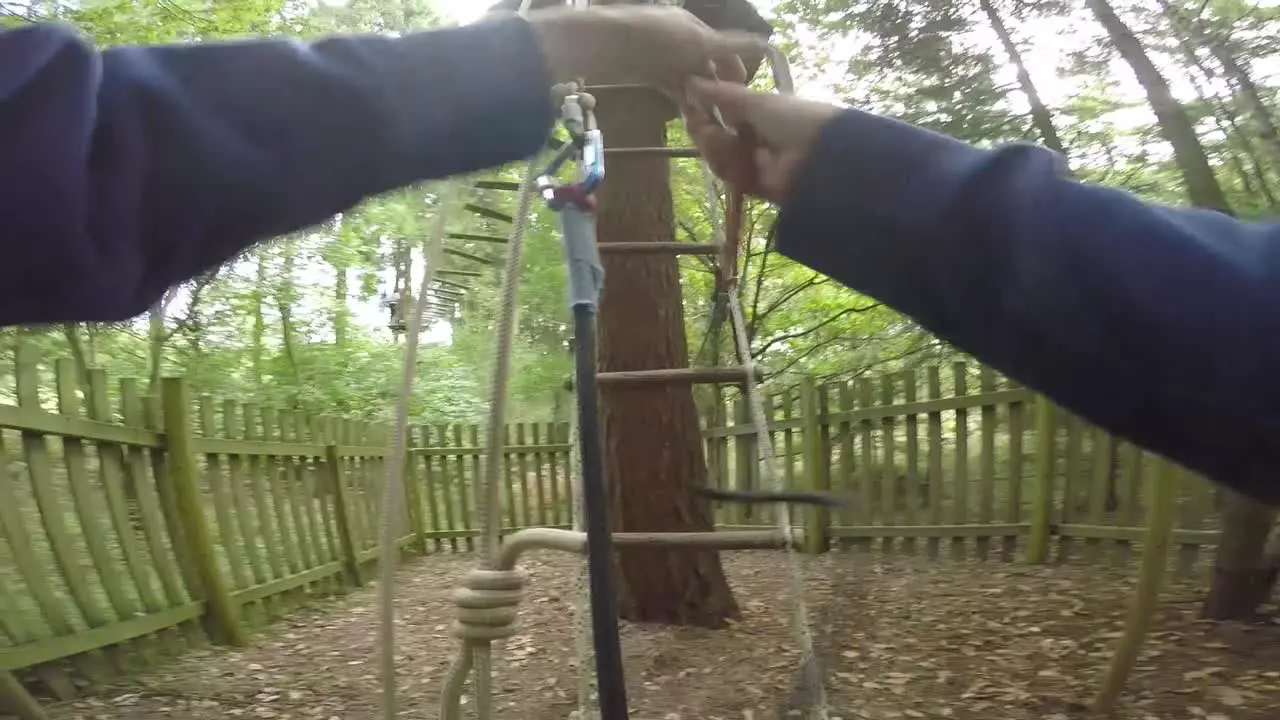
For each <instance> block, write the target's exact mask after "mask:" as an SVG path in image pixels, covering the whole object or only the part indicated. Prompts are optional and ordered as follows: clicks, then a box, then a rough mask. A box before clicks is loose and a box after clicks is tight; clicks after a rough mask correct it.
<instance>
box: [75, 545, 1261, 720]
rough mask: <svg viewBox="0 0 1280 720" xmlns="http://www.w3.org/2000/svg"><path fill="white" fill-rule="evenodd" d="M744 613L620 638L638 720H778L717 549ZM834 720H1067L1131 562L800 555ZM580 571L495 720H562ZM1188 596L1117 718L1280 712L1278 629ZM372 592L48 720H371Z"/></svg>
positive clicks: (750, 598) (426, 598)
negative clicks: (1212, 610)
mask: <svg viewBox="0 0 1280 720" xmlns="http://www.w3.org/2000/svg"><path fill="white" fill-rule="evenodd" d="M725 559H726V567H727V571H728V573H729V576H730V581H731V583H732V585H733V587H734V590H735V592H736V593H737V597H738V599H739V602H740V604H741V606H742V610H743V615H742V618H741V620H740V621H739V622H737V623H736V624H734V625H733V626H732V627H731V628H730V629H728V630H725V631H720V632H711V631H698V630H687V629H685V630H681V629H670V628H658V627H640V626H634V625H626V626H624V629H623V642H624V646H625V659H626V666H627V671H628V680H629V684H630V702H631V707H632V715H633V717H635V718H637V720H717V719H720V720H766V719H768V720H773V719H774V718H778V717H780V713H783V712H785V705H786V703H787V699H788V696H789V695H790V689H791V688H792V686H793V682H792V681H793V677H794V674H795V668H796V664H795V660H796V655H795V642H794V640H793V636H792V633H791V631H790V628H789V614H788V609H787V608H788V607H789V594H790V589H789V587H788V583H787V581H786V573H783V572H779V562H780V560H781V557H780V556H779V555H778V554H775V553H748V552H738V553H726V554H725ZM470 562H471V560H470V558H469V557H467V556H465V555H453V556H451V555H440V556H433V557H432V558H431V559H429V560H427V561H419V562H415V563H412V564H410V565H408V566H407V567H404V568H402V569H401V571H400V577H399V583H398V586H397V592H396V596H397V603H398V607H399V614H400V617H401V621H400V623H399V626H398V642H399V645H398V656H399V660H398V662H399V672H400V683H401V692H400V702H401V706H402V711H401V713H400V717H403V718H435V717H436V712H437V708H436V705H437V699H438V690H439V687H440V682H441V678H442V675H443V673H444V671H445V668H446V666H447V663H448V662H449V658H450V657H451V656H452V655H453V653H454V650H455V643H454V642H453V641H452V640H450V639H449V638H448V634H447V630H448V625H449V622H450V619H451V606H450V603H449V601H448V597H449V593H450V592H451V591H452V590H453V589H454V586H455V582H456V580H457V579H458V578H459V577H460V576H461V574H462V573H463V572H464V571H465V570H466V569H467V568H469V567H470ZM804 563H805V565H806V573H807V575H808V577H809V580H808V587H807V588H806V590H807V593H806V594H807V597H808V600H809V603H810V610H811V613H812V616H813V617H812V620H813V622H814V624H815V626H816V628H817V633H816V634H817V636H818V638H819V650H820V652H821V654H822V655H823V656H824V658H825V668H824V669H825V672H826V675H827V687H828V694H829V697H828V701H829V706H830V707H831V710H832V712H831V716H832V717H833V718H843V719H844V720H853V719H855V718H858V719H861V718H868V719H876V720H880V719H885V720H889V719H899V718H901V719H906V718H913V719H928V720H932V719H934V718H938V719H942V718H946V719H948V720H991V719H992V718H1001V719H1002V720H1023V719H1027V720H1030V719H1031V718H1036V719H1038V720H1039V719H1047V720H1074V719H1075V718H1077V717H1084V716H1085V713H1084V711H1083V705H1082V703H1083V702H1084V701H1087V700H1088V699H1089V698H1090V697H1091V696H1092V694H1093V693H1094V691H1095V688H1096V687H1097V684H1098V679H1099V676H1100V671H1101V669H1102V668H1103V667H1104V665H1105V663H1106V661H1107V659H1108V657H1109V656H1110V648H1111V646H1112V644H1113V643H1114V640H1115V638H1116V636H1117V635H1118V632H1117V631H1118V630H1119V628H1120V624H1121V621H1122V618H1123V616H1124V613H1125V609H1126V606H1127V599H1128V596H1129V592H1130V591H1131V589H1132V576H1133V574H1134V572H1133V570H1132V567H1131V568H1130V569H1121V570H1109V569H1103V568H1098V567H1077V566H1074V565H1061V566H1056V567H1048V568H1030V567H1023V566H1019V565H1013V564H1000V563H996V562H988V563H982V564H979V563H970V562H959V561H929V560H926V559H923V558H912V557H893V556H887V555H881V554H879V553H874V554H873V553H865V552H834V553H831V554H829V555H826V556H823V557H820V558H806V559H804ZM575 567H576V560H575V559H574V558H569V557H564V556H555V555H539V556H536V557H534V558H532V559H531V560H530V561H528V562H527V563H526V564H525V569H526V571H527V573H528V575H529V580H530V582H529V591H528V594H527V596H526V602H525V604H524V605H523V608H522V611H521V618H522V623H523V632H522V633H521V634H520V635H519V636H517V637H516V638H514V639H512V640H510V641H508V643H507V646H506V648H505V651H504V652H503V653H502V659H501V660H498V661H497V662H496V663H495V668H496V673H497V678H498V679H497V680H496V682H495V692H496V695H497V697H496V698H495V703H494V705H495V708H496V711H495V715H496V717H497V718H501V719H502V720H564V719H565V718H568V717H569V716H570V714H571V713H572V712H574V710H575V709H576V699H575V698H576V695H577V691H576V688H577V682H578V680H577V670H576V662H575V657H576V654H575V640H574V633H573V630H572V627H573V626H572V623H573V620H572V603H573V599H574V594H575V591H574V587H575ZM1200 594H1201V591H1200V590H1199V588H1198V586H1197V585H1196V584H1191V583H1179V582H1177V581H1174V582H1172V583H1171V584H1170V585H1169V586H1168V587H1167V588H1166V590H1165V592H1164V594H1163V595H1162V599H1161V605H1160V613H1159V617H1158V619H1157V621H1156V624H1155V628H1154V630H1153V635H1152V638H1151V640H1150V641H1149V643H1148V645H1147V646H1146V648H1145V650H1144V653H1143V655H1142V658H1141V660H1140V661H1139V663H1138V668H1137V671H1136V672H1135V674H1134V677H1133V679H1132V680H1131V682H1130V685H1129V687H1128V689H1127V691H1126V693H1125V699H1124V701H1123V703H1122V706H1121V708H1120V709H1119V711H1118V713H1117V716H1116V717H1119V718H1121V719H1122V720H1184V719H1185V720H1263V719H1264V718H1270V719H1272V720H1274V718H1277V717H1280V626H1249V627H1241V626H1228V625H1218V624H1214V623H1206V622H1201V621H1197V620H1196V610H1197V600H1198V598H1199V597H1200ZM376 603H377V592H376V590H373V589H369V590H364V591H361V592H359V593H354V594H352V595H349V596H347V597H344V598H340V599H331V600H326V601H324V603H323V605H322V606H317V607H316V608H313V609H303V610H299V611H296V612H294V613H293V614H292V615H291V616H290V617H289V618H288V619H286V620H283V621H281V622H279V623H277V624H275V625H274V626H272V627H271V628H269V629H268V630H266V631H264V632H262V633H260V634H259V635H258V636H257V637H256V639H255V642H254V645H253V646H252V647H250V648H247V649H244V650H240V651H236V652H230V651H224V650H211V651H205V652H201V653H193V654H190V655H187V656H185V657H183V658H181V659H179V660H176V661H174V662H172V663H170V664H168V665H166V666H164V667H163V668H162V669H160V670H158V671H156V672H154V673H152V674H150V675H147V676H142V677H137V678H133V679H131V680H129V681H128V682H127V683H125V684H122V685H120V686H118V687H114V688H111V689H110V690H109V691H108V692H106V693H103V694H99V695H98V696H96V697H95V698H91V699H85V700H80V701H77V702H70V703H62V704H58V705H55V706H53V708H52V716H53V718H54V719H55V720H70V719H72V718H77V719H84V720H88V719H93V720H124V719H125V718H128V719H129V720H151V719H153V718H175V717H182V718H191V719H192V720H206V719H207V718H227V717H244V718H271V719H274V720H284V719H286V718H291V719H313V718H318V719H319V720H374V719H375V718H378V717H379V713H378V698H379V690H378V682H377V663H376V661H375V660H374V659H373V648H374V639H375V633H376V620H377V613H376Z"/></svg>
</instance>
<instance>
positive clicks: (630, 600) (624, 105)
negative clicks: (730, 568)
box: [597, 90, 738, 628]
mask: <svg viewBox="0 0 1280 720" xmlns="http://www.w3.org/2000/svg"><path fill="white" fill-rule="evenodd" d="M597 112H598V119H599V122H600V126H601V129H602V130H603V131H604V136H605V141H606V142H607V143H608V144H609V145H610V146H611V147H654V146H661V145H665V144H666V120H667V118H668V117H669V116H670V113H671V107H670V106H669V105H668V104H667V103H666V102H665V101H664V100H662V99H660V98H659V97H658V96H657V95H656V94H654V93H651V92H648V91H643V90H640V91H636V90H630V91H626V90H622V91H606V92H603V93H601V95H600V107H599V109H598V111H597ZM610 162H611V163H612V164H611V165H610V175H609V177H608V178H607V179H606V180H605V183H604V185H603V186H602V187H601V189H600V193H599V201H600V209H599V235H600V242H601V243H611V242H671V241H674V240H675V223H674V217H673V208H672V201H671V186H670V181H671V171H670V167H669V166H668V163H669V162H670V161H669V160H668V159H666V158H661V157H619V158H618V159H615V160H611V161H610ZM604 263H605V274H606V280H605V291H604V297H603V299H602V302H601V307H600V351H599V367H600V371H601V372H617V371H623V370H657V369H663V368H680V367H688V364H689V347H688V343H687V340H686V338H685V334H684V322H683V318H682V315H681V310H682V307H683V300H682V297H681V290H680V273H679V269H678V267H677V265H676V260H675V258H674V257H673V256H670V255H621V256H618V255H613V256H606V257H605V260H604ZM601 406H602V407H601V418H602V422H603V429H604V442H605V472H606V474H607V476H608V477H609V478H610V482H611V492H612V498H611V501H612V511H613V519H614V523H615V528H614V529H615V531H618V532H688V531H709V530H711V529H712V519H711V515H710V513H709V509H708V508H707V505H706V503H704V502H701V501H697V500H695V499H694V497H693V494H692V492H691V490H692V488H694V487H697V486H700V485H702V484H703V483H704V481H705V476H706V461H705V457H704V451H703V444H702V439H701V433H700V431H699V427H698V414H697V409H696V408H695V405H694V401H693V392H692V388H691V387H690V386H688V385H674V386H653V385H645V386H640V387H631V388H628V387H616V388H607V389H604V390H603V393H602V398H601ZM618 559H619V562H618V566H619V574H618V578H619V585H620V587H619V588H618V592H619V600H620V602H619V606H620V610H621V614H622V617H623V618H625V619H628V620H632V621H636V622H657V623H668V624H675V625H692V626H700V627H712V628H717V627H723V626H725V624H726V621H727V620H729V619H730V618H733V617H735V616H736V615H737V614H738V606H737V602H736V601H735V600H734V597H733V593H732V591H731V590H730V589H729V584H728V581H727V580H726V579H725V575H724V570H723V569H722V567H721V565H720V557H719V555H718V554H717V553H715V552H712V551H706V550H698V551H694V550H668V549H654V548H627V549H624V550H619V552H618Z"/></svg>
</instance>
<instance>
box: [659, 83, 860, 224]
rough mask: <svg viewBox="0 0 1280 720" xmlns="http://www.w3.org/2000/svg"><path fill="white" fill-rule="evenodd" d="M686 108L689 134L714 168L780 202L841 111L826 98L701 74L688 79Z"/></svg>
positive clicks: (737, 183) (733, 181)
mask: <svg viewBox="0 0 1280 720" xmlns="http://www.w3.org/2000/svg"><path fill="white" fill-rule="evenodd" d="M713 108H714V109H718V110H719V112H720V117H721V118H723V119H724V125H721V124H720V122H719V121H718V120H717V119H715V116H714V115H713ZM681 110H682V112H683V114H684V121H685V125H686V126H687V127H688V130H689V136H690V137H691V138H693V142H694V144H696V145H697V146H698V150H699V151H700V152H701V153H702V157H704V158H705V159H706V161H707V164H708V165H709V166H710V167H711V171H712V172H713V173H715V174H716V175H718V176H720V178H722V179H723V180H724V181H725V182H728V183H729V184H731V185H733V186H734V187H735V188H737V189H739V190H741V191H742V192H744V193H746V194H748V195H755V196H756V197H760V198H763V199H765V200H769V201H770V202H774V203H777V204H782V203H784V202H785V201H786V198H787V193H788V191H789V190H790V188H791V182H792V176H793V175H794V174H795V172H796V168H797V167H798V166H799V165H800V163H801V162H803V161H804V159H805V157H806V156H808V154H809V150H810V148H811V147H812V146H813V143H814V141H815V140H816V139H817V137H818V133H819V132H821V131H822V128H823V126H824V125H826V123H827V121H828V120H830V119H831V118H832V117H833V116H834V115H835V114H836V113H838V112H839V111H840V110H839V108H837V107H835V106H833V105H828V104H826V103H819V102H813V101H811V100H801V99H800V98H797V97H794V96H790V95H769V94H763V93H758V92H755V91H752V90H749V89H747V88H745V87H743V86H741V85H736V84H733V83H727V82H715V81H710V80H702V79H699V78H693V79H691V80H690V81H689V85H688V90H687V92H686V94H685V98H684V99H683V102H682V106H681Z"/></svg>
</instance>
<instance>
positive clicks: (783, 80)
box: [700, 46, 829, 720]
mask: <svg viewBox="0 0 1280 720" xmlns="http://www.w3.org/2000/svg"><path fill="white" fill-rule="evenodd" d="M767 55H768V59H769V65H770V67H771V69H772V71H773V79H774V85H775V86H776V87H777V90H778V91H779V92H780V93H783V94H787V95H790V94H793V93H794V92H795V87H794V84H793V82H792V79H791V72H790V68H789V67H788V65H787V62H786V58H785V57H784V56H783V55H782V54H781V53H780V52H779V51H778V50H777V49H776V48H774V47H772V46H768V49H767ZM700 165H701V166H702V176H703V179H704V182H705V184H706V189H707V199H708V203H709V212H710V217H711V228H712V233H713V235H712V237H713V238H715V240H716V242H717V243H719V244H720V245H721V246H722V247H723V245H724V243H725V242H726V239H725V234H724V223H723V221H722V219H721V217H720V206H719V192H718V190H717V187H716V183H715V178H714V176H713V175H712V173H711V169H710V167H709V166H708V165H707V161H706V160H705V159H703V160H701V162H700ZM731 270H732V268H725V271H726V272H728V273H729V274H728V277H729V278H730V280H729V286H728V288H727V290H726V295H727V297H726V303H727V305H728V309H729V321H730V325H731V326H732V327H733V332H734V340H735V345H736V346H737V357H738V362H739V363H740V364H741V365H742V367H743V368H744V369H745V370H746V372H747V382H746V384H745V385H744V386H743V387H744V392H745V393H746V397H747V404H748V406H749V408H750V411H751V423H752V425H753V426H754V429H755V434H756V444H757V446H758V447H759V450H760V458H759V459H760V463H761V467H762V469H763V471H764V476H765V480H766V481H767V482H768V484H769V487H770V489H771V490H773V491H774V492H783V491H785V490H787V489H788V488H787V486H786V481H785V479H784V478H783V475H782V473H781V472H780V471H779V469H778V463H777V455H776V453H775V452H774V447H773V438H772V437H770V434H769V419H768V416H767V415H766V414H765V409H764V399H763V398H762V397H761V395H760V392H759V388H758V387H757V384H756V383H757V379H758V378H757V377H756V367H755V363H754V362H753V358H752V357H751V345H750V339H749V338H748V337H747V322H746V316H745V313H744V312H743V310H742V302H741V298H740V297H739V285H738V279H737V273H734V272H731ZM775 513H776V514H775V515H774V518H775V520H776V523H777V526H778V530H779V531H780V532H781V533H782V534H783V535H784V536H785V537H786V539H787V542H786V543H785V548H786V549H785V550H784V553H785V557H786V565H787V575H788V580H789V582H790V586H791V601H792V608H791V624H792V631H793V632H794V633H795V636H796V643H797V644H798V645H799V646H800V663H801V664H800V673H801V680H802V681H803V682H805V683H806V684H808V685H811V686H812V687H808V688H806V690H809V691H810V692H811V696H810V697H808V698H806V699H807V700H808V701H809V702H810V704H811V708H812V710H813V712H814V713H816V718H817V719H818V720H827V719H828V717H829V709H828V707H827V698H826V688H825V686H824V683H823V679H822V675H821V673H820V672H817V668H818V657H817V654H816V653H815V651H814V642H813V632H812V630H811V629H810V627H809V611H808V606H807V605H806V603H805V600H804V590H805V582H804V573H803V568H802V567H801V565H800V554H799V552H798V551H797V550H796V547H795V546H796V542H795V541H796V534H795V527H794V525H793V524H792V522H791V507H790V505H789V504H787V503H778V504H777V507H776V508H775Z"/></svg>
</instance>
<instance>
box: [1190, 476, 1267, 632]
mask: <svg viewBox="0 0 1280 720" xmlns="http://www.w3.org/2000/svg"><path fill="white" fill-rule="evenodd" d="M1225 495H1226V498H1225V500H1226V502H1225V503H1224V504H1223V511H1222V527H1223V530H1222V544H1221V545H1219V546H1218V552H1217V555H1215V556H1214V560H1213V582H1212V583H1211V584H1210V586H1209V595H1208V596H1207V597H1206V598H1205V600H1204V605H1203V606H1201V608H1200V614H1201V616H1202V617H1205V618H1207V619H1210V620H1253V619H1256V618H1257V617H1258V607H1259V606H1261V605H1262V604H1263V603H1265V602H1267V598H1268V597H1269V596H1270V595H1271V586H1272V584H1273V583H1274V582H1275V578H1276V573H1275V571H1274V569H1273V564H1274V561H1273V559H1271V558H1268V557H1267V555H1266V553H1264V548H1265V546H1266V545H1267V538H1268V536H1270V534H1271V527H1272V525H1273V524H1274V523H1275V519H1276V509H1275V508H1271V507H1267V506H1266V505H1262V504H1260V503H1256V502H1253V501H1251V500H1249V499H1248V498H1245V497H1243V496H1240V495H1237V494H1236V493H1233V492H1230V491H1227V492H1226V493H1225Z"/></svg>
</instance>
